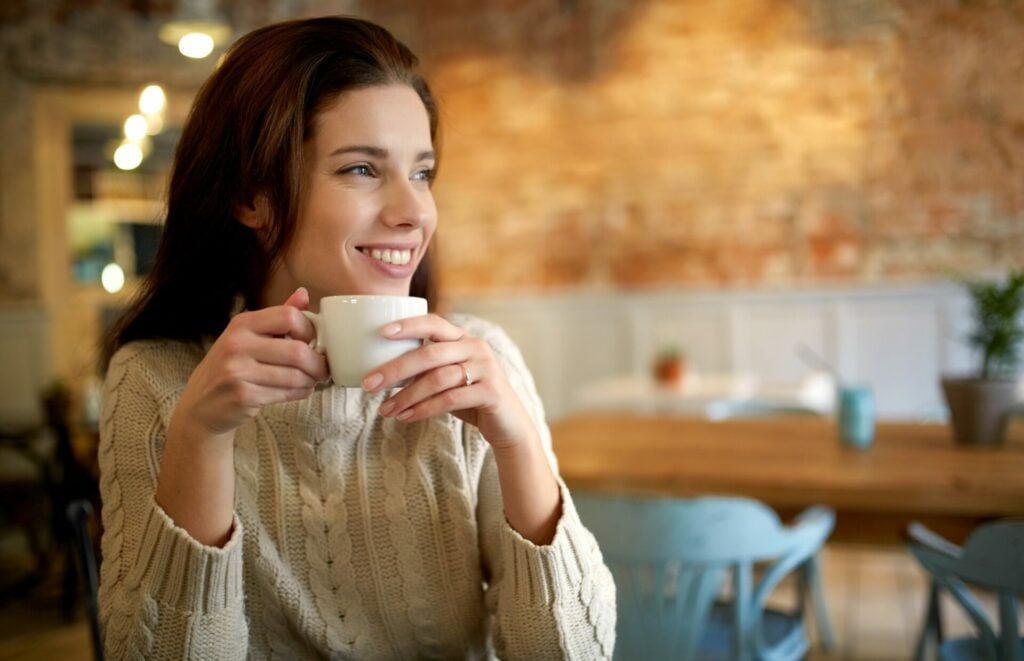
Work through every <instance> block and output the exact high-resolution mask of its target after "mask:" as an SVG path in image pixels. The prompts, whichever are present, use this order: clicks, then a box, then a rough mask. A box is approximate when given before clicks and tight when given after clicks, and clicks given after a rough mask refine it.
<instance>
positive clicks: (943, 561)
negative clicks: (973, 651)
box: [907, 520, 1024, 661]
mask: <svg viewBox="0 0 1024 661" xmlns="http://www.w3.org/2000/svg"><path fill="white" fill-rule="evenodd" d="M907 538H908V539H907V541H908V545H909V547H910V551H911V552H912V553H913V554H914V557H916V558H917V559H918V561H919V562H920V563H921V565H922V566H923V567H924V568H925V570H927V571H928V573H929V574H931V576H932V579H933V580H934V581H935V582H936V583H937V584H938V585H939V586H941V587H942V588H944V589H945V590H946V591H947V592H949V593H950V594H951V595H953V597H954V598H955V599H956V600H957V602H958V603H959V604H960V605H961V606H962V607H963V608H964V610H965V611H966V612H967V615H968V616H969V617H970V618H971V621H972V622H973V623H974V626H975V628H976V629H977V632H978V638H979V640H980V641H981V643H982V645H983V647H984V649H985V651H986V653H987V654H988V655H989V657H990V658H993V659H997V658H998V659H1010V660H1012V661H1020V660H1021V659H1022V658H1024V653H1022V649H1021V643H1020V633H1019V625H1018V615H1017V613H1018V610H1019V603H1018V595H1019V594H1021V593H1024V520H1004V521H996V522H993V523H987V524H984V525H982V526H980V527H978V528H977V529H975V530H974V532H972V533H971V534H970V536H969V537H968V538H967V542H966V543H965V544H964V546H963V548H961V547H959V546H957V545H955V544H953V543H951V542H949V541H947V540H946V539H944V538H942V537H940V536H939V535H936V534H935V533H933V532H932V531H930V530H928V529H927V528H925V527H924V526H922V525H920V524H917V523H914V524H911V526H910V528H909V529H908V530H907ZM965 583H971V584H974V585H977V586H979V587H982V588H985V589H988V590H993V591H995V592H996V593H997V594H998V599H999V630H1000V632H999V634H997V633H996V631H995V627H993V626H992V623H990V622H989V620H988V616H987V615H986V614H985V611H984V609H983V608H982V607H981V604H980V603H979V602H978V601H977V599H976V598H975V597H974V595H973V594H972V593H971V591H970V590H969V589H968V588H967V586H966V584H965Z"/></svg>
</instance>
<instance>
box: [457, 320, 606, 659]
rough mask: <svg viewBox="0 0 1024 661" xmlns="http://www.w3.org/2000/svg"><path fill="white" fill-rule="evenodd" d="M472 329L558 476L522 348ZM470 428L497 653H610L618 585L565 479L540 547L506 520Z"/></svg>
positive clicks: (492, 331)
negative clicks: (551, 527) (551, 530)
mask: <svg viewBox="0 0 1024 661" xmlns="http://www.w3.org/2000/svg"><path fill="white" fill-rule="evenodd" d="M477 323H480V322H479V321H478V322H477ZM472 332H475V333H476V334H477V335H479V336H481V337H483V339H485V340H487V341H488V343H489V344H490V345H491V347H492V349H493V350H494V352H495V355H496V356H497V357H498V360H499V361H500V362H501V364H502V366H503V368H504V370H505V372H506V374H507V376H508V378H509V380H510V382H511V384H512V386H513V388H514V389H515V390H516V392H517V394H518V395H519V397H520V399H521V400H522V402H523V404H524V406H526V408H527V409H528V410H529V412H530V414H531V416H532V417H533V420H534V423H535V424H536V425H537V428H538V430H539V432H540V436H541V440H542V443H543V444H544V449H545V451H546V454H547V455H548V459H549V461H550V462H551V465H552V468H553V469H554V471H555V475H556V476H557V475H558V470H557V462H556V460H555V456H554V453H553V451H552V448H551V433H550V430H549V429H548V426H547V423H546V421H545V418H544V409H543V406H542V405H541V401H540V397H539V395H538V394H537V390H536V387H535V385H534V382H533V377H532V376H531V375H530V372H529V370H528V369H527V367H526V364H525V361H524V360H523V357H522V355H521V354H520V352H519V350H518V348H517V347H516V346H515V345H514V344H513V343H512V341H511V340H510V339H509V338H508V336H507V335H505V333H504V331H502V330H501V329H499V328H497V327H495V326H492V325H487V327H486V329H485V330H484V331H483V332H477V329H475V328H473V329H472ZM466 434H467V435H468V436H470V437H471V438H470V439H469V443H470V444H472V445H473V446H475V447H476V448H478V452H479V456H481V457H482V460H481V465H480V469H481V472H480V482H479V487H478V505H477V517H478V523H479V530H480V547H481V553H482V562H483V564H484V571H485V576H486V577H487V579H488V587H487V594H486V603H487V607H488V610H489V611H490V612H491V614H492V616H493V621H492V631H493V639H494V646H495V651H496V653H497V654H498V656H499V657H500V658H502V659H588V660H589V659H610V658H611V657H612V648H613V646H614V643H615V621H616V613H615V583H614V582H613V580H612V576H611V572H609V571H608V568H607V567H606V566H605V564H604V560H603V558H602V557H601V551H600V549H599V548H598V546H597V542H596V541H595V539H594V537H593V535H591V534H590V532H589V531H588V530H587V529H586V528H585V527H584V526H583V524H582V523H581V522H580V518H579V516H578V515H577V513H576V508H575V507H574V506H573V502H572V496H571V494H570V493H569V490H568V488H566V486H565V483H564V482H563V481H562V479H561V478H560V477H559V478H558V483H559V491H560V494H561V499H562V514H561V518H560V519H559V521H558V525H557V528H556V531H555V536H554V539H553V540H552V541H551V543H550V544H548V545H546V546H538V545H535V544H534V543H532V542H530V541H529V540H527V539H525V538H524V537H522V536H521V535H520V534H519V533H518V532H516V531H515V530H514V529H513V528H512V527H511V526H510V525H509V524H508V522H507V520H506V519H505V514H504V508H503V504H502V499H501V488H500V485H499V482H498V471H497V466H496V465H495V462H494V455H493V454H492V453H491V451H490V446H489V445H487V443H486V441H485V440H484V439H483V438H482V436H481V435H480V433H479V431H478V430H477V429H476V428H475V427H470V426H468V425H467V426H466Z"/></svg>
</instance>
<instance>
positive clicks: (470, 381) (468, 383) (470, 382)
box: [459, 363, 473, 387]
mask: <svg viewBox="0 0 1024 661" xmlns="http://www.w3.org/2000/svg"><path fill="white" fill-rule="evenodd" d="M459 367H461V368H462V377H463V381H464V385H465V386H466V387H469V386H471V385H473V379H471V378H469V370H468V369H466V363H459Z"/></svg>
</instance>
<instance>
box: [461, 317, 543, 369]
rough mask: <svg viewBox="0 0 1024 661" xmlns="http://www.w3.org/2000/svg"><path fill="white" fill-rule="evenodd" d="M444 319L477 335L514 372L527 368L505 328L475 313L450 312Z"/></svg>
mask: <svg viewBox="0 0 1024 661" xmlns="http://www.w3.org/2000/svg"><path fill="white" fill-rule="evenodd" d="M445 319H447V320H448V321H450V322H451V323H453V324H455V325H456V326H458V327H459V328H461V329H463V330H464V331H466V332H467V333H469V334H470V335H474V336H476V337H479V338H480V339H481V340H484V341H485V342H487V344H489V345H490V346H491V349H492V350H493V351H494V354H495V355H496V356H497V357H498V359H499V360H500V361H501V362H502V364H503V365H504V366H505V367H506V369H510V370H513V371H515V372H524V371H526V370H527V367H526V363H525V361H524V359H523V354H522V352H521V351H520V350H519V347H518V346H517V345H516V343H515V341H514V340H513V339H512V338H511V337H510V336H509V334H508V333H506V332H505V329H504V328H502V327H501V326H499V325H498V324H496V323H494V322H493V321H488V320H486V319H481V318H480V317H477V316H475V315H471V314H463V313H452V314H447V315H445Z"/></svg>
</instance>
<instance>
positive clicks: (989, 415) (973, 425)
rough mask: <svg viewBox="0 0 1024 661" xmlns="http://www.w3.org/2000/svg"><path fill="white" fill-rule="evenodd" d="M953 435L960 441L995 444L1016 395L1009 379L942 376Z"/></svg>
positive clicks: (1014, 384)
mask: <svg viewBox="0 0 1024 661" xmlns="http://www.w3.org/2000/svg"><path fill="white" fill-rule="evenodd" d="M942 392H943V393H944V394H945V396H946V404H947V405H948V406H949V415H950V419H951V421H952V423H953V438H954V440H955V441H956V442H957V443H960V444H962V445H979V446H991V447H998V446H1000V445H1002V444H1003V442H1004V441H1005V440H1006V423H1007V421H1008V420H1009V418H1010V413H1011V412H1012V410H1013V406H1014V403H1015V401H1016V396H1017V382H1016V381H1015V380H1013V379H963V378H959V379H958V378H948V377H947V378H944V379H942Z"/></svg>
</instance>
